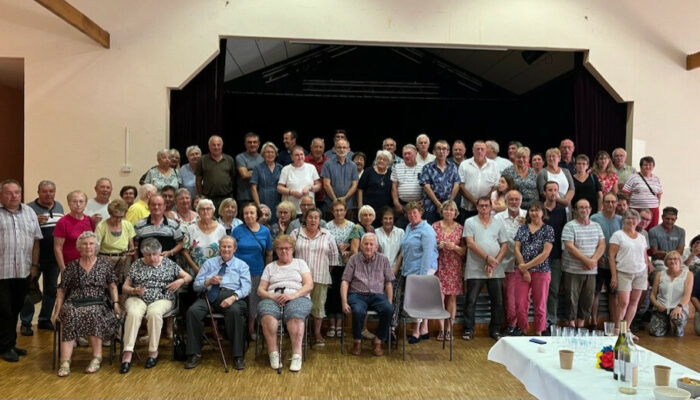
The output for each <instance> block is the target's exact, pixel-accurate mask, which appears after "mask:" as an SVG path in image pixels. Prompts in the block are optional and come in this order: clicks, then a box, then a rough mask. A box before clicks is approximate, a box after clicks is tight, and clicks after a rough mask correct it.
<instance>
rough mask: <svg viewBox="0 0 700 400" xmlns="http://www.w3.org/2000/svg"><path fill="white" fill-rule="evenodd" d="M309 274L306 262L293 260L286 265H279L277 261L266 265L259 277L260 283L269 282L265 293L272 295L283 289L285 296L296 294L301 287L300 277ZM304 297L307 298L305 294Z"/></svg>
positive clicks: (297, 259)
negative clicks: (276, 290)
mask: <svg viewBox="0 0 700 400" xmlns="http://www.w3.org/2000/svg"><path fill="white" fill-rule="evenodd" d="M309 273H311V270H310V269H309V266H308V265H307V264H306V261H304V260H302V259H299V258H293V259H292V262H291V263H289V264H287V265H279V261H275V262H271V263H269V264H267V266H266V267H265V270H264V271H263V273H262V276H261V277H260V280H261V281H266V282H269V285H268V286H267V291H268V292H269V293H274V291H275V289H277V288H284V293H285V294H291V293H296V292H298V291H299V290H300V289H301V288H302V286H303V283H302V275H304V274H309ZM305 297H309V295H308V294H307V295H306V296H305Z"/></svg>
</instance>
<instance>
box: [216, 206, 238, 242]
mask: <svg viewBox="0 0 700 400" xmlns="http://www.w3.org/2000/svg"><path fill="white" fill-rule="evenodd" d="M236 214H238V203H236V200H234V199H232V198H228V199H224V201H222V202H221V204H219V219H218V222H219V224H220V225H221V226H223V227H224V229H225V230H226V234H227V235H230V234H231V232H232V231H233V230H234V229H235V228H236V227H237V226H238V225H240V224H242V223H243V221H241V220H240V219H238V218H236Z"/></svg>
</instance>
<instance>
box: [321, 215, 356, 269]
mask: <svg viewBox="0 0 700 400" xmlns="http://www.w3.org/2000/svg"><path fill="white" fill-rule="evenodd" d="M354 227H355V224H353V223H352V222H350V221H346V223H345V226H344V227H342V228H340V227H338V226H336V225H335V222H333V221H330V222H328V223H327V224H326V229H328V232H330V233H331V235H333V237H334V238H335V243H336V244H337V245H339V244H341V243H348V244H349V243H350V233H352V231H353V228H354ZM339 250H340V249H339ZM339 259H340V262H339V263H338V265H339V266H345V260H343V257H339Z"/></svg>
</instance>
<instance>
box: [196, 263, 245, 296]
mask: <svg viewBox="0 0 700 400" xmlns="http://www.w3.org/2000/svg"><path fill="white" fill-rule="evenodd" d="M222 264H224V262H223V260H222V259H221V256H216V257H212V258H210V259H208V260H207V261H205V262H204V264H202V268H201V269H200V270H199V273H198V274H197V277H196V278H195V279H194V290H195V291H196V292H201V291H203V290H205V289H206V290H209V288H205V287H204V281H206V280H207V279H209V278H211V277H212V276H214V275H216V274H218V273H219V270H220V269H221V266H222ZM225 264H226V273H225V274H224V276H223V279H222V280H221V287H222V288H226V289H231V290H233V291H234V292H236V294H237V295H238V298H239V299H242V298H244V297H246V296H248V295H249V294H250V269H249V268H248V264H246V263H245V262H244V261H243V260H240V259H238V258H236V257H233V258H232V259H230V260H228V261H227V262H226V263H225Z"/></svg>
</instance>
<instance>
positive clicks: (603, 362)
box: [595, 346, 615, 371]
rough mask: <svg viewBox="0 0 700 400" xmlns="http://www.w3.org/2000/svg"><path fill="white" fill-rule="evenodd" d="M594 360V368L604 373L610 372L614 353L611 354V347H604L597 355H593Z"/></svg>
mask: <svg viewBox="0 0 700 400" xmlns="http://www.w3.org/2000/svg"><path fill="white" fill-rule="evenodd" d="M595 358H596V363H595V367H596V368H602V369H604V370H606V371H612V370H613V359H614V358H615V357H614V353H613V348H612V346H605V347H603V348H602V349H600V351H599V352H598V353H596V355H595Z"/></svg>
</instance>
